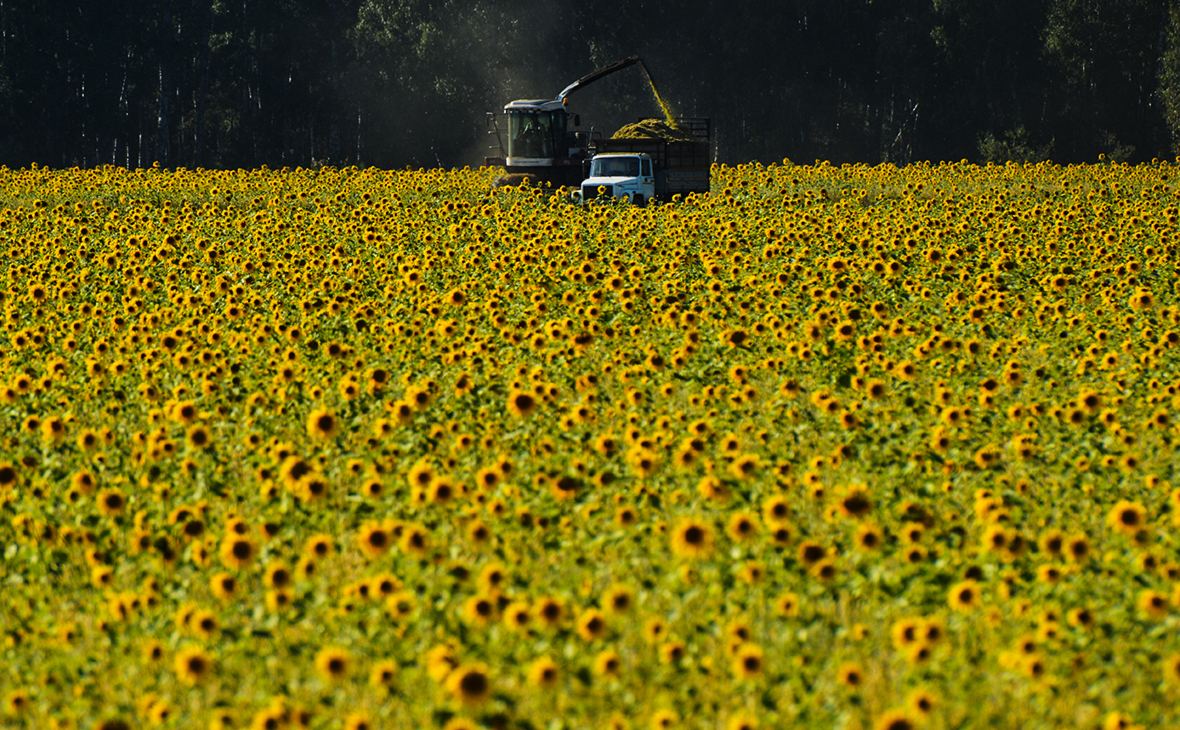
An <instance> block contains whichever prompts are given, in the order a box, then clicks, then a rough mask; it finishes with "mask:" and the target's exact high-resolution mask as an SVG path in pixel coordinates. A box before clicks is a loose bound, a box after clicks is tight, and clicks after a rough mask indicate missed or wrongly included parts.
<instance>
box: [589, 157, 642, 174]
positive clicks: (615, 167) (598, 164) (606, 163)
mask: <svg viewBox="0 0 1180 730" xmlns="http://www.w3.org/2000/svg"><path fill="white" fill-rule="evenodd" d="M590 176H591V177H639V158H638V157H602V158H599V159H597V160H595V161H594V162H593V163H592V164H591V165H590Z"/></svg>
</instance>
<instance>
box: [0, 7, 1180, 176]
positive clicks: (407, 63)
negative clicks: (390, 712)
mask: <svg viewBox="0 0 1180 730" xmlns="http://www.w3.org/2000/svg"><path fill="white" fill-rule="evenodd" d="M772 7H773V10H770V11H768V10H767V5H766V4H765V3H754V2H750V1H749V0H726V1H725V2H721V1H719V0H683V1H682V2H677V3H667V2H657V1H656V0H630V2H627V3H617V4H610V5H609V6H603V5H601V4H593V3H572V2H540V1H539V0H232V1H231V0H142V1H136V2H132V1H131V0H109V2H106V3H101V4H100V3H93V2H87V1H85V0H19V2H18V1H16V0H0V163H2V164H7V165H9V166H24V165H27V164H29V163H33V162H36V163H40V164H43V165H50V166H73V165H78V166H84V167H85V166H94V165H102V164H116V165H122V166H126V167H142V166H147V165H151V164H152V163H153V162H157V161H158V162H159V163H160V164H162V165H164V166H166V167H177V166H186V167H256V166H259V165H264V164H265V165H270V166H273V167H278V166H296V165H304V166H314V165H322V164H333V165H346V164H361V165H376V166H381V167H401V166H405V165H413V166H439V165H441V166H458V165H463V164H478V163H479V162H481V161H482V159H483V157H484V156H485V155H486V154H489V152H488V146H489V144H490V141H491V140H490V138H489V136H488V134H487V131H488V129H487V127H486V122H485V112H487V111H499V110H500V109H501V108H502V107H503V105H504V104H505V103H506V102H508V101H510V100H512V99H517V98H550V97H553V96H554V95H556V93H557V92H558V91H559V90H560V89H561V88H562V87H564V86H565V85H566V84H567V83H568V82H570V81H572V80H573V79H575V78H578V77H580V76H582V75H584V74H586V73H588V72H589V71H592V70H594V69H595V68H598V67H600V66H604V65H606V64H608V63H610V62H612V61H614V60H617V59H619V58H622V57H625V56H629V55H632V54H639V55H641V56H642V57H643V59H644V61H645V64H646V65H647V67H648V68H649V69H650V70H651V72H652V75H653V77H654V79H655V81H656V83H657V84H658V85H659V89H660V92H661V93H662V95H663V96H664V98H665V99H667V100H668V101H669V102H670V103H671V105H672V107H673V108H674V109H675V111H676V112H677V113H679V114H681V115H684V116H704V117H709V118H711V120H712V128H713V130H714V142H715V149H716V156H717V159H718V161H722V162H731V163H738V162H746V161H752V160H758V161H762V162H776V161H780V160H782V159H784V158H791V159H795V160H800V161H807V162H810V161H812V160H816V159H825V160H831V161H833V162H854V161H856V162H869V163H877V162H895V163H899V164H902V163H907V162H911V161H915V160H932V161H938V160H958V159H961V158H967V159H971V160H973V161H978V162H985V161H1004V160H1009V159H1014V160H1020V161H1029V160H1034V161H1035V160H1040V159H1047V158H1051V159H1053V160H1055V161H1062V162H1070V161H1092V160H1096V159H1097V157H1098V155H1099V154H1105V155H1106V156H1107V157H1109V158H1111V159H1116V160H1129V161H1142V160H1150V159H1152V158H1155V157H1165V156H1170V155H1173V154H1176V153H1177V152H1180V3H1177V2H1175V1H1166V2H1165V1H1161V0H995V1H994V2H990V3H978V2H972V1H970V0H894V1H893V2H889V3H882V2H880V1H879V0H878V1H877V2H873V1H872V0H824V1H823V2H819V1H818V0H785V1H784V2H780V3H775V4H773V6H772ZM570 101H571V104H570V108H571V110H573V111H577V112H578V113H579V114H580V116H581V118H582V121H583V126H584V128H590V127H593V128H594V129H597V130H600V131H602V132H604V133H605V134H607V135H609V134H610V133H611V132H613V131H614V130H615V129H617V128H618V127H620V126H622V125H623V124H626V123H628V122H633V121H635V120H636V119H637V118H640V117H645V116H658V115H660V110H659V107H658V106H657V104H656V101H655V98H654V96H653V95H652V94H651V91H650V89H649V88H648V86H647V82H646V80H645V79H644V78H643V77H642V75H641V74H640V73H639V72H638V71H634V70H632V71H624V72H621V73H618V74H615V75H613V76H610V77H608V78H606V79H603V80H601V81H599V82H597V83H596V84H593V85H591V86H589V87H587V88H586V89H584V90H579V91H578V92H576V93H575V94H574V95H573V96H572V97H571V100H570Z"/></svg>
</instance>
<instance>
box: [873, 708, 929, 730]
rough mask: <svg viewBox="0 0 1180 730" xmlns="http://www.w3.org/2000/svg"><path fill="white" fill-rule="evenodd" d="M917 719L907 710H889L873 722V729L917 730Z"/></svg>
mask: <svg viewBox="0 0 1180 730" xmlns="http://www.w3.org/2000/svg"><path fill="white" fill-rule="evenodd" d="M917 727H918V724H917V721H916V720H914V719H913V718H912V717H910V714H909V712H908V711H906V710H889V711H887V712H885V713H884V714H883V715H881V717H879V718H877V721H876V722H875V723H873V730H915V729H916V728H917Z"/></svg>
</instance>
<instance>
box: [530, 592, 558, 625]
mask: <svg viewBox="0 0 1180 730" xmlns="http://www.w3.org/2000/svg"><path fill="white" fill-rule="evenodd" d="M533 615H534V616H535V617H536V619H537V621H538V622H540V623H541V624H542V625H544V626H547V627H554V626H557V625H558V624H560V623H561V622H562V620H563V619H564V618H565V606H564V605H563V604H562V602H561V601H560V600H558V599H556V598H551V597H544V598H541V599H539V600H538V601H537V602H536V603H535V604H534V605H533Z"/></svg>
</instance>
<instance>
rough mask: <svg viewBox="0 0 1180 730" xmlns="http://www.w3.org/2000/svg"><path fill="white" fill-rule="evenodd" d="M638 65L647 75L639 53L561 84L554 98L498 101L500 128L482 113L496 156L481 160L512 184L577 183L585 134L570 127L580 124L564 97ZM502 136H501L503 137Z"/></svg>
mask: <svg viewBox="0 0 1180 730" xmlns="http://www.w3.org/2000/svg"><path fill="white" fill-rule="evenodd" d="M634 65H638V66H639V67H640V68H641V69H642V70H643V72H644V75H645V76H647V78H648V79H650V78H651V75H650V74H648V73H647V67H646V66H644V65H643V61H642V60H641V59H640V57H639V56H630V57H628V58H624V59H621V60H619V61H615V62H614V63H612V64H610V65H609V66H604V67H602V68H600V69H598V70H597V71H594V72H593V73H590V74H587V75H585V76H583V77H582V78H580V79H578V80H577V81H575V82H573V83H572V84H570V85H569V86H566V87H565V88H564V89H562V90H561V92H560V93H559V94H558V95H557V97H556V98H554V99H519V100H517V101H512V102H509V103H508V104H506V105H504V115H505V116H506V117H507V129H506V130H504V129H501V127H500V123H499V120H497V118H496V115H495V114H494V113H493V112H488V116H487V118H488V124H489V126H490V127H491V129H490V130H489V134H493V135H495V137H496V142H497V147H498V151H499V153H500V155H499V156H498V157H486V158H484V164H485V165H496V166H502V167H504V169H505V173H506V174H505V175H504V177H503V178H502V180H507V181H508V182H509V183H510V184H516V183H517V182H519V181H522V180H524V179H525V178H526V177H528V178H531V181H532V182H533V183H534V184H536V183H540V184H544V183H549V184H551V185H552V186H554V187H558V186H561V185H565V186H566V187H571V188H574V187H578V185H579V184H580V183H581V182H582V179H583V177H584V174H583V173H584V170H583V162H585V161H586V160H588V159H589V158H590V147H591V143H592V139H591V134H590V133H587V132H580V131H575V130H571V129H570V127H578V126H581V119H580V118H579V115H577V114H572V113H570V112H569V110H568V108H567V107H568V103H569V95H570V94H572V93H573V92H574V91H576V90H578V89H580V88H582V87H584V86H587V85H588V84H591V83H593V82H595V81H597V80H599V79H601V78H603V77H604V76H609V75H610V74H613V73H615V72H616V71H621V70H623V69H625V68H627V67H629V66H634ZM505 138H507V139H505Z"/></svg>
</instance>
